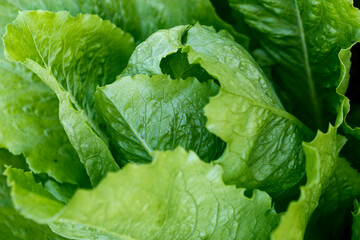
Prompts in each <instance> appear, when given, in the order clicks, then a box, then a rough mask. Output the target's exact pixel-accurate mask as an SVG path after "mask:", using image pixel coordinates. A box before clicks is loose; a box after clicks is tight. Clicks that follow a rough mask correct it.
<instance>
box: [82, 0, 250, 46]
mask: <svg viewBox="0 0 360 240" xmlns="http://www.w3.org/2000/svg"><path fill="white" fill-rule="evenodd" d="M78 2H79V6H80V9H81V10H82V11H84V12H89V13H95V14H97V15H99V16H101V17H102V18H104V19H111V20H112V22H113V23H115V24H116V25H117V26H119V27H121V28H122V29H124V30H125V31H126V32H129V33H131V34H132V35H133V36H134V38H135V39H136V41H137V42H141V41H144V40H145V39H146V38H148V37H149V36H150V35H151V34H152V33H154V32H156V31H157V30H159V29H168V28H172V27H175V26H178V25H185V24H195V23H196V22H200V23H201V24H204V25H209V26H214V27H215V28H216V29H217V30H221V29H226V30H227V31H228V32H230V33H231V34H232V35H233V36H234V37H235V39H236V40H237V41H238V42H239V43H241V44H243V45H244V46H247V45H248V38H247V37H245V36H244V35H241V34H239V33H237V32H236V31H235V30H234V28H233V27H232V26H231V25H230V24H227V23H226V22H224V21H222V20H221V19H220V18H219V17H218V16H217V14H216V12H215V9H214V8H213V6H212V4H211V2H210V1H209V0H152V1H147V0H109V1H102V0H90V1H89V0H88V1H83V0H79V1H78ZM94 6H97V7H96V8H94Z"/></svg>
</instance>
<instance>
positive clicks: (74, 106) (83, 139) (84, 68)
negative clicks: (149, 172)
mask: <svg viewBox="0 0 360 240" xmlns="http://www.w3.org/2000/svg"><path fill="white" fill-rule="evenodd" d="M19 42H21V45H22V48H20V49H19V48H18V47H17V46H18V43H19ZM84 42H86V44H84ZM4 43H5V49H6V56H7V58H8V59H9V60H12V61H18V62H21V63H22V64H24V65H25V66H26V67H27V68H29V69H30V70H32V71H33V72H34V73H36V74H37V75H38V76H39V77H40V78H41V80H43V82H45V83H46V84H47V85H48V86H49V87H50V88H51V89H52V90H53V91H54V92H55V93H56V95H57V97H58V99H59V116H60V121H61V123H62V125H63V126H64V129H65V131H66V133H67V135H68V137H69V140H70V142H71V144H72V145H73V146H74V148H75V149H76V151H77V152H78V155H79V157H80V160H81V162H83V164H84V166H85V169H86V171H87V173H88V175H89V177H90V181H91V183H92V184H93V185H95V184H97V183H98V182H99V180H100V179H101V178H102V177H103V176H104V175H105V174H106V173H107V172H108V171H115V170H117V169H118V166H117V164H116V162H115V161H114V159H113V157H112V155H111V152H110V150H109V149H108V146H107V144H106V137H105V135H104V133H102V131H101V129H100V128H99V127H98V126H97V124H96V122H95V121H94V119H93V116H94V110H93V103H94V99H93V94H94V92H95V89H96V86H98V85H100V86H102V85H104V84H106V83H109V82H111V81H113V80H114V79H115V76H116V74H117V73H118V70H116V69H120V70H121V68H122V67H123V66H124V65H125V64H126V61H127V58H128V56H129V54H130V53H131V51H132V49H133V47H134V43H133V40H132V38H131V36H130V35H128V34H126V33H124V32H123V31H121V30H120V29H118V28H116V27H115V26H114V25H112V24H111V23H110V22H108V21H103V20H101V19H100V18H99V17H97V16H93V15H79V16H78V17H76V18H73V17H71V16H70V15H69V14H68V13H66V12H59V13H50V12H43V11H34V12H21V13H20V14H19V16H18V17H17V19H16V20H15V21H14V23H13V24H12V25H9V26H8V27H7V33H6V34H5V36H4ZM89 62H90V63H91V64H89ZM69 63H71V64H69Z"/></svg>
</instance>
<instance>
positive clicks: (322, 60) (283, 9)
mask: <svg viewBox="0 0 360 240" xmlns="http://www.w3.org/2000/svg"><path fill="white" fill-rule="evenodd" d="M229 2H230V5H231V6H232V7H233V9H235V10H236V11H238V13H240V15H241V16H242V17H244V19H245V21H246V23H247V24H248V25H249V26H250V27H251V28H252V29H253V31H254V32H255V37H256V39H257V40H259V41H260V43H261V45H262V47H263V48H264V49H265V50H266V51H267V52H268V53H269V54H270V55H271V56H272V57H273V58H274V59H275V61H276V66H275V69H274V77H273V79H274V82H275V83H276V86H277V88H278V90H279V92H280V94H279V95H280V96H284V97H282V99H283V100H284V104H285V105H286V107H287V109H288V110H289V111H290V112H292V113H294V115H295V116H297V117H299V119H301V120H302V121H303V122H304V123H305V124H307V125H309V126H310V127H311V128H313V129H316V128H320V129H321V130H323V131H324V130H325V128H326V126H327V123H328V122H332V123H333V124H335V119H336V117H337V113H338V111H337V109H338V108H339V105H342V101H339V100H338V97H337V93H336V91H335V89H336V88H337V86H338V85H339V83H340V81H341V79H340V68H341V65H340V62H339V57H338V54H339V52H340V50H341V49H347V48H349V47H350V46H351V45H353V43H354V42H356V41H359V40H360V13H359V10H358V9H356V8H354V7H353V5H352V1H351V0H329V1H313V0H306V1H298V0H296V1H291V0H280V1H272V2H271V1H266V0H259V1H251V0H229Z"/></svg>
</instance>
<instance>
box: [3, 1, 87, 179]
mask: <svg viewBox="0 0 360 240" xmlns="http://www.w3.org/2000/svg"><path fill="white" fill-rule="evenodd" d="M38 9H43V10H49V11H59V10H68V11H70V12H71V14H76V13H78V12H79V10H78V8H77V5H76V2H75V1H73V0H59V1H53V0H32V1H27V0H4V1H1V2H0V11H1V13H2V14H1V16H0V34H1V35H3V34H4V33H5V26H6V25H7V24H10V23H11V22H12V21H13V20H14V19H15V18H16V16H17V15H18V12H19V11H20V10H38ZM0 76H1V78H0V146H2V147H6V148H7V149H9V150H10V151H11V152H12V153H14V154H20V153H23V154H24V156H25V157H26V159H27V162H28V164H29V166H30V168H31V169H32V171H34V172H35V173H47V174H49V175H50V176H51V177H53V178H55V179H56V180H57V181H59V182H70V183H73V184H79V185H82V186H86V185H88V181H89V180H88V177H87V176H86V171H85V169H84V167H83V166H82V164H81V163H80V161H79V160H78V157H77V154H76V152H75V150H74V149H73V147H72V146H71V144H70V142H69V140H68V138H67V136H66V133H65V131H64V130H63V127H62V126H61V124H60V122H59V119H58V115H59V113H58V107H57V106H58V100H57V98H56V95H55V94H53V93H52V92H51V90H50V89H49V88H48V87H46V86H45V84H44V83H42V82H41V80H40V79H38V77H37V76H36V75H35V74H33V73H31V72H29V71H28V70H26V69H25V67H23V66H21V65H20V64H17V63H10V62H7V61H6V60H5V56H4V47H3V43H1V44H0ZM14 103H16V104H14ZM68 172H73V174H71V175H69V174H67V173H68Z"/></svg>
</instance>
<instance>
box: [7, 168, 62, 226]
mask: <svg viewBox="0 0 360 240" xmlns="http://www.w3.org/2000/svg"><path fill="white" fill-rule="evenodd" d="M5 175H6V176H7V183H8V186H9V187H11V198H12V201H13V204H14V207H15V209H16V210H18V211H19V212H20V213H21V214H22V215H23V216H25V217H26V218H29V219H32V220H34V221H36V222H38V223H40V224H44V223H47V222H48V221H50V219H51V218H52V217H53V216H54V214H56V213H57V212H58V211H59V210H60V209H61V208H62V207H63V203H61V202H59V201H58V200H56V198H55V197H54V196H52V195H51V194H50V193H48V192H47V191H46V190H45V189H44V188H43V186H42V185H41V183H36V182H35V179H34V176H33V174H32V172H24V171H23V170H21V169H16V168H11V167H8V168H7V169H6V171H5Z"/></svg>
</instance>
